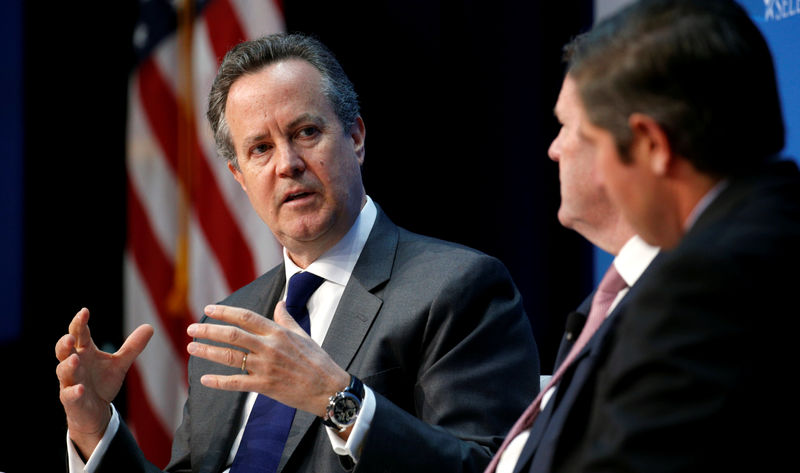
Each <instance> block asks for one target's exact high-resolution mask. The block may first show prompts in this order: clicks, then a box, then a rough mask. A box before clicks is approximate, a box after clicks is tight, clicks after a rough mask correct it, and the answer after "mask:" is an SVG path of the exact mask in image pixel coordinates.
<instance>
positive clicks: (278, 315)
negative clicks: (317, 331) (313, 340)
mask: <svg viewBox="0 0 800 473" xmlns="http://www.w3.org/2000/svg"><path fill="white" fill-rule="evenodd" d="M272 318H273V320H275V323H277V324H278V325H280V326H281V327H283V328H285V329H288V330H291V331H292V332H294V333H296V334H298V335H303V336H305V337H308V336H309V335H308V333H307V332H306V331H305V329H303V327H301V326H300V324H298V323H297V320H296V319H295V318H294V317H292V315H291V314H290V313H289V311H287V310H286V302H283V301H281V302H278V305H276V306H275V312H273V314H272Z"/></svg>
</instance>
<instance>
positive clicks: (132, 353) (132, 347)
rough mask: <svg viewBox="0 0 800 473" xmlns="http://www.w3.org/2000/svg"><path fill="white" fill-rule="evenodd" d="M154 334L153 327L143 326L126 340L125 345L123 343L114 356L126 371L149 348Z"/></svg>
mask: <svg viewBox="0 0 800 473" xmlns="http://www.w3.org/2000/svg"><path fill="white" fill-rule="evenodd" d="M153 332H154V330H153V327H152V326H151V325H148V324H143V325H140V326H139V327H137V328H136V330H134V331H133V332H132V333H131V334H130V335H128V338H126V339H125V343H123V344H122V346H121V347H120V349H119V350H117V352H116V353H115V354H114V356H115V357H118V358H119V360H120V363H121V364H122V366H123V367H124V368H125V370H127V369H128V368H129V367H130V366H131V364H132V363H133V360H135V359H136V357H137V356H139V354H140V353H141V352H142V351H143V350H144V348H145V347H146V346H147V343H148V342H149V341H150V338H151V337H152V336H153Z"/></svg>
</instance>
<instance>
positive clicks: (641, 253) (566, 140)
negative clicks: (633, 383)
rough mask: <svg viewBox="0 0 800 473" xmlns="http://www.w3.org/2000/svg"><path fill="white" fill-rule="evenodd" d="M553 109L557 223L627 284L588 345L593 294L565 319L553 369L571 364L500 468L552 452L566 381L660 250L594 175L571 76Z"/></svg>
mask: <svg viewBox="0 0 800 473" xmlns="http://www.w3.org/2000/svg"><path fill="white" fill-rule="evenodd" d="M554 111H555V116H556V118H557V119H558V121H559V123H560V124H561V129H560V131H559V133H558V136H556V138H555V139H554V140H553V143H552V144H551V145H550V149H549V150H548V155H549V156H550V158H551V159H552V160H553V161H555V162H557V163H558V175H559V182H560V192H561V205H560V207H559V209H558V219H559V222H560V223H561V224H562V225H564V226H565V227H567V228H570V229H573V230H575V231H577V232H578V233H580V234H581V235H582V236H583V237H585V238H586V239H587V240H589V241H590V242H592V243H593V244H594V245H596V246H598V247H599V248H601V249H603V250H605V251H607V252H608V253H611V254H613V255H615V257H614V260H613V261H612V263H611V266H612V267H613V268H614V271H616V272H618V273H619V274H620V277H621V278H622V279H623V280H624V282H625V286H626V287H625V288H622V289H621V290H620V291H618V292H617V294H616V295H615V296H614V300H613V301H612V304H611V305H610V306H609V307H608V308H607V309H606V311H605V313H601V314H600V315H599V317H601V318H602V319H603V321H602V322H601V323H600V327H599V328H598V329H597V332H596V333H597V334H596V335H592V336H591V338H590V339H589V341H588V343H587V344H586V345H583V344H582V343H581V345H580V346H576V342H578V341H579V340H580V338H581V334H582V333H583V331H584V326H585V325H586V324H587V318H588V315H589V314H590V309H591V307H592V302H593V299H594V296H595V294H596V292H593V293H592V294H591V295H590V296H589V297H587V298H586V300H585V301H584V302H583V303H582V304H581V305H580V306H579V307H578V308H577V310H576V311H575V312H573V313H571V314H570V315H569V316H568V317H567V326H566V330H565V334H564V338H563V339H562V342H561V345H560V347H559V351H558V354H557V357H556V363H555V367H556V372H557V373H558V371H559V369H561V368H562V365H564V367H566V366H569V370H568V371H567V372H566V373H565V374H564V375H563V376H564V377H563V378H561V379H562V380H563V381H562V380H556V381H554V382H552V383H549V382H548V383H545V384H544V385H543V388H544V389H546V390H547V391H546V392H545V393H543V396H542V398H541V399H540V400H538V402H539V408H540V409H541V413H540V414H539V417H538V418H537V419H536V421H535V424H534V425H533V426H530V425H524V426H520V428H518V429H517V431H515V432H512V438H509V439H508V444H507V445H506V448H504V450H503V454H502V456H501V457H498V458H497V459H496V471H498V472H509V471H513V469H514V467H515V465H516V464H517V462H518V461H519V459H520V457H521V456H522V455H525V456H530V455H531V454H532V451H533V450H535V449H539V448H541V449H543V450H544V451H545V452H549V451H550V450H549V447H548V446H544V447H542V446H541V445H542V442H543V441H545V442H546V441H547V439H548V437H547V436H546V435H544V434H545V432H546V431H548V430H549V429H553V428H556V426H558V425H559V423H560V419H561V418H562V417H563V416H564V415H565V414H568V413H570V412H571V411H572V408H573V406H572V404H573V401H574V398H573V395H574V394H575V392H576V391H575V389H574V388H576V387H577V386H580V383H579V382H578V383H574V384H573V383H571V382H570V380H572V379H574V378H575V376H574V373H575V370H576V369H580V370H582V371H585V370H586V369H587V367H589V366H591V363H592V360H594V356H593V355H594V354H596V353H597V350H598V348H599V347H600V346H601V345H602V343H603V342H604V341H605V340H606V339H607V337H606V336H605V335H606V333H607V332H608V330H609V328H610V327H611V326H612V322H611V321H612V320H613V318H614V317H615V315H616V314H617V313H618V312H619V310H620V309H621V308H622V307H623V306H624V304H625V303H626V300H627V293H628V290H629V289H630V288H631V287H635V285H636V283H637V281H638V279H639V277H640V276H641V274H642V273H643V272H644V271H645V269H646V268H647V267H648V266H649V265H650V262H651V261H652V260H653V258H654V257H655V256H656V254H657V253H658V248H656V247H653V246H651V245H648V244H647V243H645V242H644V241H642V239H641V238H640V237H638V236H637V235H636V234H635V231H634V230H633V228H632V227H631V226H630V224H629V223H628V222H627V221H626V220H625V219H623V218H622V215H621V213H620V212H619V209H618V208H617V207H616V206H615V205H614V204H613V203H612V202H611V200H610V199H609V197H608V194H607V192H606V191H605V189H604V188H603V186H602V184H601V183H600V181H599V179H598V169H597V153H596V150H595V148H594V147H593V146H590V145H589V144H588V143H587V142H586V140H585V137H584V130H585V128H586V126H588V125H589V123H588V117H587V116H586V113H585V111H584V110H583V108H582V107H581V106H580V98H579V97H578V93H577V87H576V84H575V81H574V80H572V78H570V77H566V78H565V79H564V82H563V85H562V88H561V92H560V93H559V96H558V101H557V102H556V106H555V110H554ZM590 326H591V324H590ZM588 330H591V329H588ZM584 336H589V334H588V333H587V334H584ZM573 350H574V351H575V353H574V354H573V357H574V358H573V359H572V361H567V359H568V357H569V356H570V353H571V352H572V351H573ZM578 367H580V368H578ZM556 376H559V375H556ZM531 427H533V428H531ZM501 458H502V460H501ZM492 468H495V465H492Z"/></svg>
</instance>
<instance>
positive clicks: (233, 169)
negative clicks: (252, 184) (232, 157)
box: [228, 161, 247, 192]
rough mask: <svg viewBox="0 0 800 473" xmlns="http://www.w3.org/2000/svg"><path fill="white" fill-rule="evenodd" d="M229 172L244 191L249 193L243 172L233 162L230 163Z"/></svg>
mask: <svg viewBox="0 0 800 473" xmlns="http://www.w3.org/2000/svg"><path fill="white" fill-rule="evenodd" d="M228 170H229V171H230V172H231V174H233V178H234V179H236V182H238V183H239V185H240V186H242V190H243V191H245V192H247V187H246V186H245V185H244V177H243V176H242V171H240V170H239V168H237V167H236V166H235V165H234V164H233V162H231V161H228Z"/></svg>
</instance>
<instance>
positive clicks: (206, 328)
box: [186, 324, 260, 351]
mask: <svg viewBox="0 0 800 473" xmlns="http://www.w3.org/2000/svg"><path fill="white" fill-rule="evenodd" d="M186 333H188V334H189V335H190V336H192V337H195V338H202V339H206V340H211V341H214V342H219V343H227V344H228V345H233V346H236V347H239V348H244V349H246V350H249V351H255V349H256V348H257V347H258V346H259V345H260V340H259V338H258V336H257V335H253V334H252V333H249V332H247V331H245V330H243V329H241V328H239V327H234V326H230V325H217V324H192V325H190V326H189V327H188V328H187V329H186Z"/></svg>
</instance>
